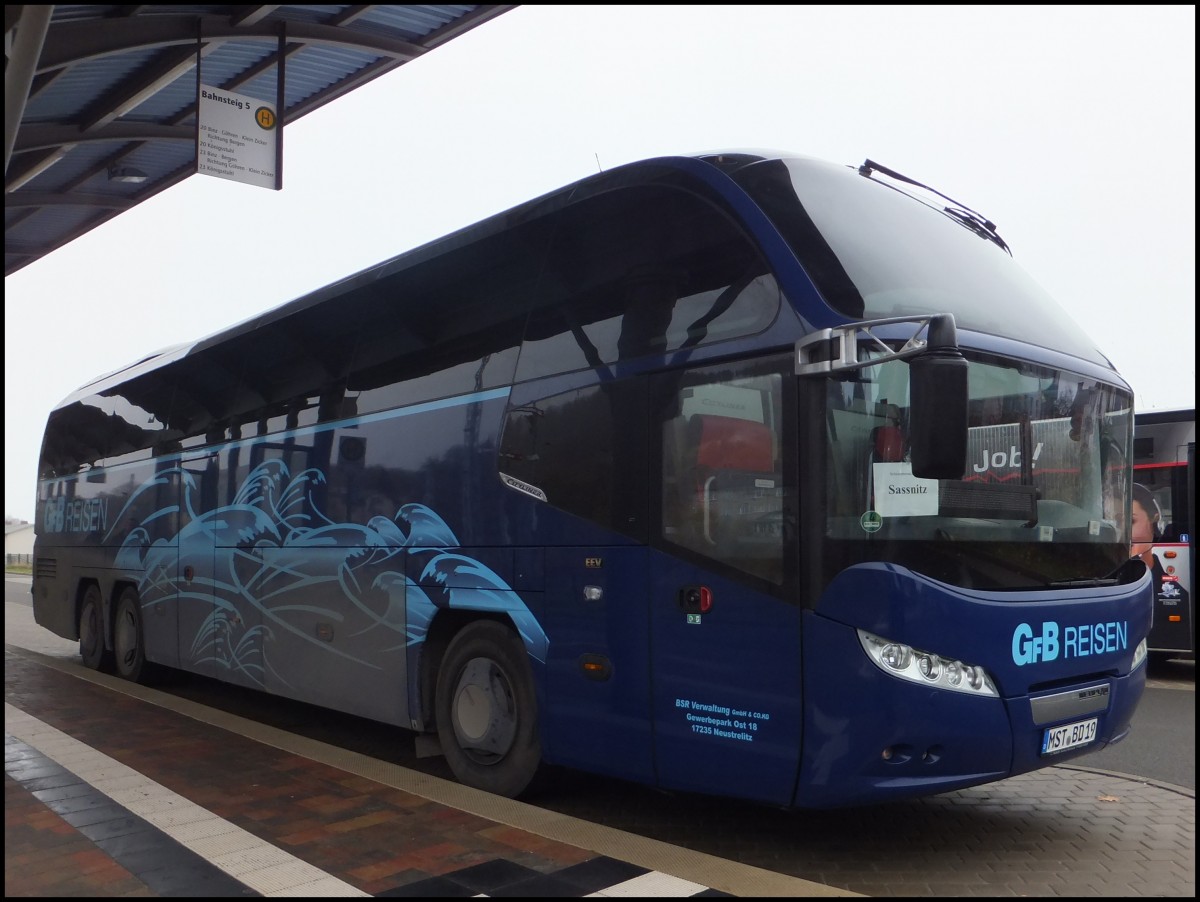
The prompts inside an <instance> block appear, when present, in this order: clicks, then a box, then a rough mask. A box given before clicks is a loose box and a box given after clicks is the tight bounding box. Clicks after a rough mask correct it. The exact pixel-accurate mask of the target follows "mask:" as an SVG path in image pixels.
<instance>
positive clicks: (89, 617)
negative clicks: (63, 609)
mask: <svg viewBox="0 0 1200 902" xmlns="http://www.w3.org/2000/svg"><path fill="white" fill-rule="evenodd" d="M79 657H81V658H82V659H83V666H84V667H87V668H89V669H91V670H99V671H100V672H101V673H109V672H111V671H112V665H113V656H112V652H110V651H109V650H108V647H107V646H106V645H105V644H104V597H103V596H102V595H101V594H100V587H99V586H97V585H96V584H95V583H92V584H91V585H89V586H88V587H87V589H86V590H84V593H83V603H82V604H81V605H80V606H79Z"/></svg>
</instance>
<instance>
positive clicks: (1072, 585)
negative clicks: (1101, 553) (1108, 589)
mask: <svg viewBox="0 0 1200 902" xmlns="http://www.w3.org/2000/svg"><path fill="white" fill-rule="evenodd" d="M1117 583H1118V580H1116V579H1112V578H1110V577H1103V578H1101V579H1060V580H1058V581H1057V582H1052V583H1050V585H1051V586H1052V587H1053V588H1055V589H1093V588H1096V587H1097V586H1115V585H1117Z"/></svg>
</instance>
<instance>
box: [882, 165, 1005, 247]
mask: <svg viewBox="0 0 1200 902" xmlns="http://www.w3.org/2000/svg"><path fill="white" fill-rule="evenodd" d="M858 172H859V174H860V175H864V176H866V177H867V178H870V177H871V173H872V172H880V173H882V174H883V175H886V176H888V177H889V178H893V179H896V181H899V182H905V183H907V184H909V185H915V186H916V187H918V188H923V189H924V190H926V191H929V192H932V193H933V194H936V195H937V196H938V197H940V198H943V199H944V200H948V201H950V203H951V204H953V206H951V207H942V212H943V213H945V214H946V215H947V216H949V217H951V218H952V219H954V220H956V221H958V222H960V223H962V224H963V225H964V226H966V227H967V228H968V229H970V230H971V231H972V232H974V233H975V234H976V235H978V236H979V237H980V238H986V239H987V240H988V241H991V242H992V243H993V244H996V245H999V247H1000V248H1002V249H1003V250H1004V252H1005V253H1006V254H1008V255H1009V256H1010V257H1011V256H1012V251H1011V250H1009V248H1008V244H1007V243H1006V242H1005V241H1004V239H1003V238H1001V237H1000V233H999V232H997V231H996V224H995V223H994V222H992V221H991V220H990V219H988V218H987V217H986V216H983V215H982V214H980V213H976V212H975V211H974V210H972V209H971V208H970V207H968V206H967V205H966V204H961V203H959V202H958V201H956V200H955V199H954V198H953V197H949V196H947V195H945V194H942V192H941V191H938V190H937V189H936V188H930V187H929V186H928V185H923V184H921V183H920V182H918V181H917V180H916V179H910V178H909V177H908V176H907V175H901V174H900V173H898V172H897V171H896V170H894V169H888V168H887V167H886V166H880V165H879V164H878V163H876V162H875V161H874V160H866V161H865V162H864V163H863V164H862V165H861V166H859V167H858Z"/></svg>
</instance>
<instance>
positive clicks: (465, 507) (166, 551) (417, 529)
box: [52, 392, 549, 727]
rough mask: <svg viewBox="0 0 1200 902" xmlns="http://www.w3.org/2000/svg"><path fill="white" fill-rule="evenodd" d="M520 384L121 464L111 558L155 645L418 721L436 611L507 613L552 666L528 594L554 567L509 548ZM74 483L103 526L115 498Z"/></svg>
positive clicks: (307, 695) (282, 690) (227, 674)
mask: <svg viewBox="0 0 1200 902" xmlns="http://www.w3.org/2000/svg"><path fill="white" fill-rule="evenodd" d="M506 396H507V392H485V393H480V394H479V395H475V396H469V397H464V398H451V399H447V400H445V401H439V402H430V403H426V404H421V405H415V406H413V407H410V408H405V409H402V410H398V411H393V412H390V413H387V414H373V415H371V416H368V417H362V418H359V419H358V420H354V421H348V422H344V423H340V424H335V425H330V426H322V427H314V428H311V429H307V430H297V431H295V432H292V433H288V434H286V435H272V436H267V437H263V438H261V439H252V440H244V441H242V442H237V443H232V444H227V445H224V446H220V447H217V448H213V449H211V450H206V451H203V452H200V453H197V454H195V455H193V456H191V457H179V458H169V459H162V460H160V461H159V462H158V463H157V465H156V467H157V469H156V470H153V471H151V470H149V469H148V467H143V466H142V465H140V464H135V465H126V466H122V467H117V468H112V469H110V470H109V471H108V472H107V474H106V479H107V484H108V485H109V486H110V487H111V486H114V485H120V486H122V490H121V491H122V493H123V494H122V495H121V496H120V498H119V501H120V508H119V513H118V515H117V516H115V517H114V516H113V515H112V511H114V510H116V506H115V504H116V502H115V500H114V499H113V498H111V497H109V498H106V497H105V496H104V493H103V491H101V492H98V493H97V497H98V498H101V499H103V500H104V503H107V504H108V505H109V507H110V512H109V514H108V515H107V517H106V518H104V519H105V520H106V522H107V523H108V535H109V536H110V542H109V544H110V546H111V547H108V548H97V550H96V558H97V564H102V565H103V566H104V568H105V569H107V570H109V571H112V570H113V569H114V568H119V569H120V572H122V573H123V574H125V575H126V576H127V577H128V578H129V579H131V580H133V581H135V582H136V584H137V586H138V590H139V593H140V596H141V599H142V603H143V613H144V622H145V623H146V626H147V629H146V638H147V644H148V646H149V649H148V657H149V658H150V659H151V660H154V661H160V662H162V663H167V664H171V665H173V666H179V667H182V668H183V669H186V670H191V671H194V672H198V673H203V674H207V675H210V676H213V677H216V678H219V679H222V680H225V681H228V682H232V683H236V684H240V685H245V686H249V687H252V688H255V689H261V690H265V691H268V692H272V693H275V694H279V695H283V696H287V697H290V698H296V699H300V700H303V701H307V702H311V703H314V704H319V705H325V706H328V707H331V708H336V709H338V710H341V711H346V712H349V713H353V714H357V715H360V716H365V717H370V718H374V719H377V720H381V721H385V722H388V723H395V724H400V725H402V726H406V727H409V726H413V725H414V721H415V720H417V719H418V718H419V717H420V716H421V715H422V713H423V712H421V711H420V710H419V701H418V700H419V697H420V696H419V693H418V692H417V686H416V682H415V677H416V667H415V663H416V661H417V659H418V654H417V653H418V652H419V650H420V648H421V645H422V643H423V642H424V641H425V638H426V636H427V634H428V631H429V628H430V625H431V623H432V622H433V620H434V618H435V617H436V616H437V614H438V612H439V611H442V610H451V609H457V610H466V611H476V612H482V613H489V614H502V615H503V616H505V617H507V618H508V619H510V620H511V621H512V623H513V624H514V626H515V627H516V629H517V630H518V632H519V633H520V635H521V638H522V640H523V641H524V643H525V645H526V648H527V649H528V651H529V654H530V656H531V659H532V663H533V664H534V665H535V667H540V666H541V664H542V663H543V662H544V661H545V659H546V656H547V652H548V648H549V638H548V636H547V634H546V632H545V631H544V629H543V627H542V625H541V623H540V622H539V621H538V619H537V618H536V617H535V616H534V613H533V611H532V610H531V608H530V607H529V605H528V604H527V602H526V599H525V597H524V595H525V594H529V595H530V596H531V597H534V598H540V588H541V587H540V580H541V578H542V570H541V563H540V561H539V560H536V559H534V558H532V557H530V555H529V554H519V553H518V552H517V551H515V550H513V549H511V548H506V547H502V546H503V545H504V543H505V542H506V541H507V540H508V537H509V535H510V534H511V533H512V532H513V526H512V523H510V522H509V521H508V519H507V517H506V511H507V510H508V504H509V496H511V494H512V493H511V492H509V491H507V490H506V489H504V488H503V486H502V485H501V483H500V481H499V479H498V478H497V477H496V474H495V468H494V460H495V442H496V436H497V434H498V431H499V424H500V420H501V416H502V412H503V407H504V401H505V398H506ZM138 480H140V482H139V481H138ZM64 484H67V485H68V487H69V491H64V492H63V496H64V497H65V498H68V500H66V501H64V502H62V507H63V508H64V510H65V511H67V512H70V511H71V510H74V509H75V508H78V510H79V511H80V512H81V513H80V514H79V515H78V516H75V517H74V521H78V522H79V523H84V522H85V521H86V523H87V524H92V523H93V521H95V522H96V523H99V522H100V519H101V518H100V513H101V512H102V511H103V505H102V504H101V502H100V501H92V502H89V503H87V504H83V503H82V502H80V503H74V501H73V500H71V499H74V498H75V496H76V494H77V487H76V486H74V485H73V483H72V481H64ZM73 503H74V507H72V506H71V505H72V504H73ZM55 509H56V508H55ZM89 512H91V513H89ZM84 514H87V516H86V517H85V516H84ZM62 519H63V522H64V523H66V524H69V523H71V522H74V521H73V520H72V519H71V518H70V517H68V516H67V515H66V514H64V516H63V518H62ZM52 520H53V518H52ZM452 523H453V524H454V525H452ZM64 531H65V530H64ZM93 531H94V530H93ZM67 535H68V537H71V534H70V533H67ZM71 538H72V540H73V541H78V542H79V543H85V542H87V541H88V539H89V538H91V541H93V542H95V537H87V536H79V537H71ZM514 579H516V580H517V581H518V582H519V584H520V585H521V586H522V591H520V592H519V591H517V590H516V589H514V588H513V585H512V583H513V581H514Z"/></svg>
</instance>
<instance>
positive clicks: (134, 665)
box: [113, 586, 152, 683]
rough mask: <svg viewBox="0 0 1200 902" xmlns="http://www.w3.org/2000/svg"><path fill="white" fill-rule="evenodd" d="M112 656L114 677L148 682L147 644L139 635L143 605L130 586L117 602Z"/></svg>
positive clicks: (141, 635)
mask: <svg viewBox="0 0 1200 902" xmlns="http://www.w3.org/2000/svg"><path fill="white" fill-rule="evenodd" d="M113 657H114V658H115V661H116V670H117V675H118V676H121V677H123V678H124V679H127V680H131V681H133V682H135V683H145V682H148V681H149V679H150V676H151V670H152V665H151V664H149V663H148V662H147V661H146V645H145V639H144V637H143V632H142V604H141V602H140V601H139V600H138V594H137V590H136V589H134V588H133V587H132V586H130V587H127V588H126V589H125V590H124V591H123V592H121V597H120V598H118V599H117V614H116V618H115V620H114V622H113Z"/></svg>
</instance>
